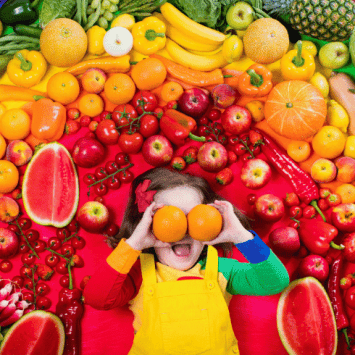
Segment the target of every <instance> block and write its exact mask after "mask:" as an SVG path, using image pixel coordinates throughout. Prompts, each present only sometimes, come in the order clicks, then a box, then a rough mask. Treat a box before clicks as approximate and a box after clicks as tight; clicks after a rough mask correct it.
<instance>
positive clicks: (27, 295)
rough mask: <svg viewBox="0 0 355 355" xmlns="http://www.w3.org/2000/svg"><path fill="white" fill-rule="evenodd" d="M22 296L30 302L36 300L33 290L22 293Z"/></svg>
mask: <svg viewBox="0 0 355 355" xmlns="http://www.w3.org/2000/svg"><path fill="white" fill-rule="evenodd" d="M22 298H23V299H24V300H25V301H27V302H29V303H32V302H34V300H35V296H34V295H33V293H32V292H24V293H23V294H22Z"/></svg>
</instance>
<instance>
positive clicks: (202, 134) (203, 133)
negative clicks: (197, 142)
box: [196, 126, 210, 137]
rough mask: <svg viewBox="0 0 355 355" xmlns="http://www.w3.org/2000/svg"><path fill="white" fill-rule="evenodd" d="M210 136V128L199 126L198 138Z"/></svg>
mask: <svg viewBox="0 0 355 355" xmlns="http://www.w3.org/2000/svg"><path fill="white" fill-rule="evenodd" d="M209 134H210V132H209V129H208V127H206V126H198V127H197V130H196V136H198V137H208V135H209Z"/></svg>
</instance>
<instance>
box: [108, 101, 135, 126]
mask: <svg viewBox="0 0 355 355" xmlns="http://www.w3.org/2000/svg"><path fill="white" fill-rule="evenodd" d="M137 117H138V114H137V111H136V109H135V108H134V107H133V106H132V105H129V104H126V105H118V106H116V107H115V109H114V110H113V112H112V120H113V122H115V123H116V125H117V126H121V124H119V120H120V119H121V118H128V119H130V118H137ZM127 123H128V120H127Z"/></svg>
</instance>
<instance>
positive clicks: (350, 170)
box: [335, 157, 355, 183]
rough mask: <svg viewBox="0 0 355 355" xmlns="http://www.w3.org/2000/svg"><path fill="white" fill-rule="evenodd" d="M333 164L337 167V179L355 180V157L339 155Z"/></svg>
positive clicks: (346, 181) (344, 180) (343, 180)
mask: <svg viewBox="0 0 355 355" xmlns="http://www.w3.org/2000/svg"><path fill="white" fill-rule="evenodd" d="M335 166H336V167H337V168H338V175H337V180H339V181H341V182H345V183H348V182H353V181H354V180H355V159H353V158H350V157H340V158H338V159H336V160H335Z"/></svg>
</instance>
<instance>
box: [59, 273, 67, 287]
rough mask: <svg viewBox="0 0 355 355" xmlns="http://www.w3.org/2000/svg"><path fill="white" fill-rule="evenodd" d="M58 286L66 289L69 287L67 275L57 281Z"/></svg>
mask: <svg viewBox="0 0 355 355" xmlns="http://www.w3.org/2000/svg"><path fill="white" fill-rule="evenodd" d="M59 284H60V286H62V287H66V288H68V287H69V276H67V275H64V276H62V277H61V278H60V279H59Z"/></svg>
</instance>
